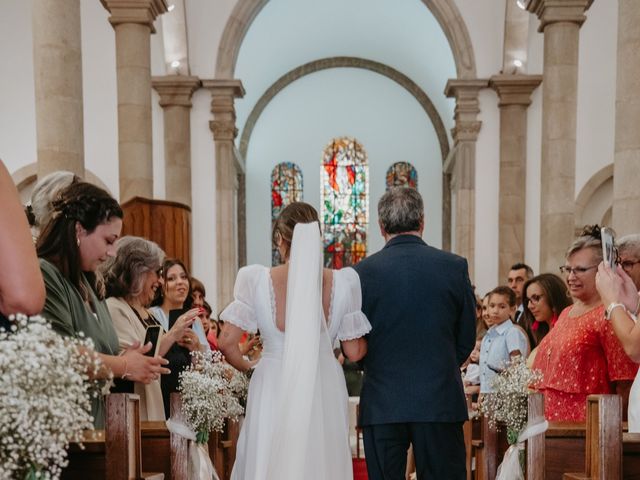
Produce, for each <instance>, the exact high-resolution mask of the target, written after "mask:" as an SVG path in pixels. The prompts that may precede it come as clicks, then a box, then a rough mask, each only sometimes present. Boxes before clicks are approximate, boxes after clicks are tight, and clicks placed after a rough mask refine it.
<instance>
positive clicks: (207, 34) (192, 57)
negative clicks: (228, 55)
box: [185, 0, 237, 79]
mask: <svg viewBox="0 0 640 480" xmlns="http://www.w3.org/2000/svg"><path fill="white" fill-rule="evenodd" d="M236 3H237V0H215V1H211V0H185V9H186V17H187V18H186V20H187V38H188V43H189V68H190V70H191V75H197V76H198V77H200V78H203V79H211V78H213V77H214V74H215V67H216V61H217V58H218V45H219V44H220V39H221V38H222V32H223V31H224V27H225V25H226V24H227V20H228V19H229V16H230V15H231V12H232V10H233V7H234V6H235V4H236Z"/></svg>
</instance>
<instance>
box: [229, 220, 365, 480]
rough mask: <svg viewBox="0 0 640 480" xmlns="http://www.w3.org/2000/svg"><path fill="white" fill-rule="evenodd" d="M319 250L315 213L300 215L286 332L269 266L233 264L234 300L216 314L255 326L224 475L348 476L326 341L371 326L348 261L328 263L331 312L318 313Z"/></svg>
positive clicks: (334, 369) (345, 431)
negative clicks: (255, 344)
mask: <svg viewBox="0 0 640 480" xmlns="http://www.w3.org/2000/svg"><path fill="white" fill-rule="evenodd" d="M321 288H322V252H321V241H320V235H319V228H318V224H317V223H313V224H298V225H297V226H296V228H295V230H294V237H293V241H292V246H291V255H290V262H289V274H288V285H287V306H286V317H285V325H286V327H285V330H286V331H285V332H281V331H280V330H278V328H277V327H276V323H275V296H274V290H273V284H272V281H271V275H270V270H269V269H268V268H266V267H263V266H261V265H250V266H247V267H244V268H242V269H241V270H240V271H239V272H238V276H237V279H236V285H235V289H234V301H233V302H232V303H231V304H230V305H229V306H228V307H227V308H226V309H225V310H224V311H223V312H222V314H221V315H220V317H221V319H222V320H224V321H225V322H230V323H232V324H234V325H236V326H238V327H240V328H242V329H243V330H245V331H248V332H252V333H255V332H256V330H260V337H261V339H262V345H263V352H262V357H261V359H260V361H259V363H258V365H257V366H256V368H255V371H254V372H253V376H252V377H251V382H250V385H249V396H248V400H247V410H246V414H245V420H244V422H243V425H242V429H241V431H240V437H239V440H238V446H237V451H236V461H235V464H234V466H233V471H232V474H231V478H232V480H300V479H302V478H304V479H305V480H351V479H352V478H353V470H352V468H353V467H352V462H351V450H350V447H349V427H348V412H347V406H348V397H347V389H346V384H345V379H344V374H343V372H342V368H341V367H340V364H339V363H338V362H337V360H336V358H335V356H334V353H333V349H332V345H333V343H334V341H335V340H336V338H337V339H339V340H350V339H354V338H359V337H361V336H363V335H365V334H366V333H368V332H369V331H370V330H371V325H370V324H369V321H368V320H367V318H366V317H365V316H364V314H363V313H362V312H361V311H360V307H361V302H362V298H361V290H360V280H359V278H358V275H357V273H356V272H355V270H353V269H351V268H345V269H343V270H340V271H334V273H333V284H332V292H331V305H330V310H329V319H328V321H327V322H325V321H324V314H323V313H322V295H321V293H322V292H321Z"/></svg>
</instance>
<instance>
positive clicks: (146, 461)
mask: <svg viewBox="0 0 640 480" xmlns="http://www.w3.org/2000/svg"><path fill="white" fill-rule="evenodd" d="M181 409H182V400H181V398H180V395H179V394H178V393H173V394H171V415H172V417H174V418H176V419H183V416H182V413H181ZM141 430H142V466H143V468H144V469H145V470H150V471H157V472H164V475H165V478H166V479H172V480H186V479H187V474H188V472H187V469H188V441H187V440H186V439H185V438H183V437H181V436H179V435H174V434H172V433H170V432H169V430H168V429H167V426H166V424H165V422H142V429H141ZM238 430H239V428H238V425H237V423H236V422H228V423H227V426H226V428H225V431H224V433H222V434H218V433H216V432H212V433H211V434H210V435H209V444H208V447H209V455H210V457H211V461H212V463H213V466H214V468H215V469H216V472H217V473H218V476H219V477H220V479H221V480H228V479H230V478H231V468H232V467H233V462H234V461H235V447H236V444H237V435H238Z"/></svg>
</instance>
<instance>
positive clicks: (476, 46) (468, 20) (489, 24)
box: [455, 0, 515, 78]
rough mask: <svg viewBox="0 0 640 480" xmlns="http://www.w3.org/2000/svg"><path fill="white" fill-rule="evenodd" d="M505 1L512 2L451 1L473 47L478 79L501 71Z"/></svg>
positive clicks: (494, 0)
mask: <svg viewBox="0 0 640 480" xmlns="http://www.w3.org/2000/svg"><path fill="white" fill-rule="evenodd" d="M505 1H515V0H482V1H480V2H479V1H478V0H455V4H456V5H457V6H458V9H459V10H460V15H461V16H462V19H463V20H464V22H465V24H466V26H467V30H468V32H469V37H470V39H471V44H472V45H473V51H474V54H475V59H476V74H477V77H478V78H488V77H490V76H491V75H496V74H497V73H499V72H500V70H501V69H502V42H503V35H504V15H505Z"/></svg>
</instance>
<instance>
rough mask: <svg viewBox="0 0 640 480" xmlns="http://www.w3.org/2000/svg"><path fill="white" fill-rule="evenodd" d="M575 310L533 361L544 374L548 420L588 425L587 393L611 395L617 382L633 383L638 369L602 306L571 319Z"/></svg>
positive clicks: (562, 319) (560, 321)
mask: <svg viewBox="0 0 640 480" xmlns="http://www.w3.org/2000/svg"><path fill="white" fill-rule="evenodd" d="M572 308H573V307H572V306H569V307H567V308H565V309H564V310H563V311H562V313H561V314H560V318H559V319H558V322H557V323H556V325H555V327H554V328H553V329H551V331H550V332H549V333H548V334H547V335H546V336H545V337H544V339H543V340H542V342H540V345H539V346H538V352H537V354H536V358H535V360H534V362H533V369H537V370H540V371H541V372H542V375H543V378H542V381H541V382H540V383H539V384H538V389H539V390H540V391H542V393H544V411H545V417H546V418H547V420H552V421H571V422H579V421H584V420H585V416H586V401H587V395H591V394H597V393H612V391H613V382H615V381H620V380H630V381H632V380H633V379H634V378H635V376H636V372H637V370H638V365H636V364H635V363H633V362H632V361H631V359H629V357H628V356H627V354H626V353H625V352H624V350H623V348H622V345H621V344H620V342H619V341H618V339H617V337H616V336H615V333H614V332H613V329H612V328H611V324H610V323H609V322H608V321H607V320H605V318H604V306H603V305H600V306H599V307H596V308H593V309H591V310H589V311H588V312H585V313H583V314H582V315H580V316H579V317H573V318H570V317H569V312H570V311H571V309H572Z"/></svg>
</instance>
